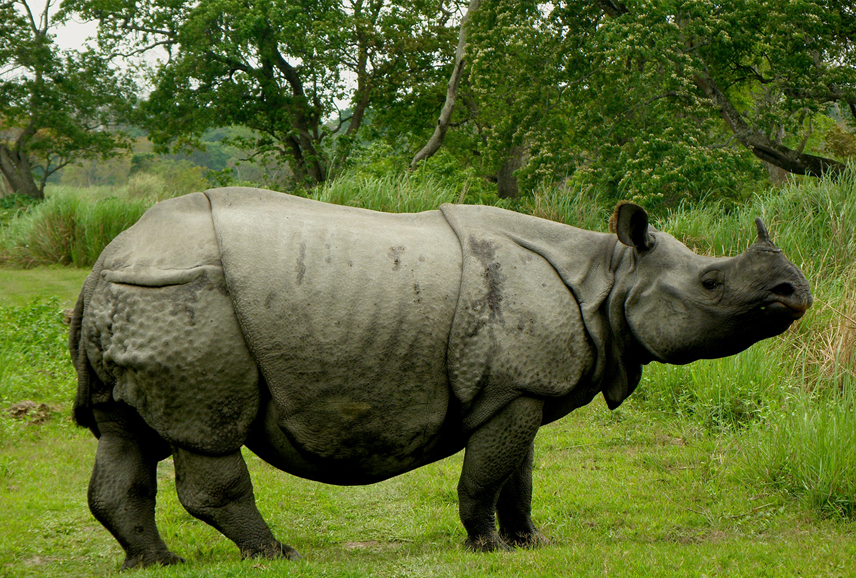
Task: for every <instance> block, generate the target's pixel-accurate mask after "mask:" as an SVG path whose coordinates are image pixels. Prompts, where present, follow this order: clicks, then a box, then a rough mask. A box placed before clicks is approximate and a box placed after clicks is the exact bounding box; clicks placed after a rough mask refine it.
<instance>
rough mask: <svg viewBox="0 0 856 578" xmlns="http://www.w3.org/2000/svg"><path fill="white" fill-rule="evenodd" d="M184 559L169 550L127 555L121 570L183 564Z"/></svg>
mask: <svg viewBox="0 0 856 578" xmlns="http://www.w3.org/2000/svg"><path fill="white" fill-rule="evenodd" d="M184 561H185V560H184V558H182V557H181V556H176V555H175V554H173V553H172V552H170V551H169V550H165V551H158V552H145V553H143V554H137V555H134V556H131V555H128V556H126V557H125V562H124V563H123V564H122V570H123V571H124V570H131V569H133V568H145V567H147V566H154V565H155V564H158V565H160V566H172V565H173V564H183V563H184Z"/></svg>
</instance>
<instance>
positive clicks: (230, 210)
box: [206, 189, 461, 472]
mask: <svg viewBox="0 0 856 578" xmlns="http://www.w3.org/2000/svg"><path fill="white" fill-rule="evenodd" d="M206 194H207V195H208V197H209V199H210V200H211V206H212V214H213V218H214V226H215V229H216V233H217V238H218V241H219V245H220V254H221V258H222V262H223V267H224V270H225V274H226V280H227V283H228V287H229V291H230V293H231V295H232V299H233V300H234V304H235V309H236V312H237V314H238V318H239V320H240V323H241V327H242V328H243V331H244V335H245V336H246V339H247V341H248V343H249V345H250V348H251V350H252V352H253V355H254V357H255V359H256V360H257V362H258V364H259V366H260V368H261V370H262V373H263V374H264V376H265V379H266V381H267V383H268V386H269V388H270V392H271V395H272V397H273V400H274V402H275V404H276V406H277V409H278V414H279V418H278V423H279V427H281V428H282V429H283V430H284V431H285V432H287V434H288V436H289V438H290V439H291V440H292V443H294V444H295V445H296V447H297V448H298V449H299V450H300V451H301V452H302V453H304V454H309V455H312V456H313V459H320V460H325V459H330V460H334V461H336V462H337V464H339V465H340V466H341V467H347V463H351V464H354V467H356V468H358V469H359V470H361V471H364V472H370V471H376V472H382V471H388V470H390V469H397V468H399V467H401V463H399V462H400V460H410V459H416V458H415V456H416V455H418V454H419V452H420V450H421V449H422V448H424V447H425V446H426V444H428V443H429V441H430V440H431V439H433V438H434V437H436V436H437V435H438V432H439V431H440V430H441V428H442V426H443V424H444V421H445V419H446V414H447V410H448V406H449V401H450V397H449V385H448V376H447V372H446V349H447V344H448V338H449V331H450V327H451V324H452V319H453V317H454V312H455V306H456V303H457V299H458V290H459V286H460V275H461V249H460V244H459V242H458V240H457V237H456V236H455V234H454V233H453V231H452V230H451V228H450V227H449V226H448V224H447V223H446V221H445V219H444V218H443V216H442V215H441V214H440V212H439V211H429V212H425V213H419V214H407V215H404V214H402V215H392V214H385V213H378V212H373V211H366V210H362V209H355V208H350V207H340V206H335V205H328V204H323V203H317V202H314V201H309V200H306V199H301V198H297V197H290V196H286V195H281V194H276V193H270V192H267V191H259V190H253V189H218V190H211V191H207V192H206Z"/></svg>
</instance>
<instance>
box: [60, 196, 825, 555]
mask: <svg viewBox="0 0 856 578" xmlns="http://www.w3.org/2000/svg"><path fill="white" fill-rule="evenodd" d="M756 224H757V228H758V241H757V242H756V243H755V244H754V245H752V247H750V248H749V249H748V250H747V251H746V252H745V253H743V254H742V255H739V256H737V257H733V258H710V257H702V256H699V255H696V254H694V253H692V252H691V251H690V250H689V249H687V248H686V247H685V246H684V245H683V244H681V243H680V242H678V241H677V240H675V239H674V238H673V237H671V236H670V235H668V234H666V233H663V232H660V231H657V230H655V229H654V228H653V227H650V226H649V225H648V218H647V215H646V214H645V212H644V210H642V209H641V208H640V207H638V206H636V205H633V204H629V203H626V204H622V205H619V207H618V208H617V209H616V212H615V214H614V215H613V218H612V221H611V230H612V231H613V232H612V233H609V234H604V233H594V232H590V231H584V230H580V229H577V228H574V227H569V226H567V225H562V224H558V223H554V222H551V221H546V220H542V219H538V218H535V217H530V216H526V215H521V214H517V213H513V212H510V211H505V210H502V209H497V208H494V207H483V206H460V205H444V206H443V207H441V209H440V210H437V211H427V212H424V213H418V214H397V215H393V214H385V213H377V212H373V211H367V210H363V209H356V208H350V207H340V206H335V205H328V204H324V203H318V202H315V201H310V200H306V199H302V198H297V197H291V196H288V195H283V194H279V193H272V192H268V191H263V190H258V189H245V188H226V189H214V190H209V191H206V192H205V193H196V194H193V195H188V196H185V197H181V198H178V199H174V200H170V201H164V202H162V203H159V204H157V205H156V206H155V207H153V208H152V209H151V210H149V211H148V212H147V213H146V214H145V215H144V216H143V217H142V218H141V219H140V221H139V222H138V223H137V224H136V225H134V226H133V227H131V228H130V229H128V230H127V231H126V232H124V233H123V234H121V235H120V236H119V237H117V238H116V239H115V240H114V241H113V242H112V243H111V244H110V245H109V246H108V247H107V248H106V249H105V250H104V252H103V254H102V255H101V258H100V259H99V261H98V263H97V264H96V265H95V267H94V268H93V271H92V274H91V275H90V276H89V277H88V278H87V280H86V283H85V285H84V288H83V291H82V292H81V295H80V299H79V300H78V304H77V307H76V308H75V313H74V317H73V319H72V325H71V336H70V348H71V354H72V359H73V360H74V363H75V366H76V368H77V371H78V376H79V385H78V392H77V397H76V399H75V409H74V412H75V419H76V421H77V423H78V424H80V425H83V426H86V427H88V428H89V429H91V430H92V432H93V433H94V434H95V436H96V437H97V438H98V451H97V455H96V462H95V467H94V469H93V473H92V479H91V481H90V486H89V504H90V509H91V510H92V513H93V515H95V517H96V518H97V519H98V520H99V521H100V522H101V523H102V524H103V525H104V526H105V527H106V528H107V529H108V530H109V531H110V532H111V533H112V534H113V536H114V537H115V538H116V539H117V540H118V541H119V543H120V544H121V545H122V547H123V548H124V549H125V551H126V553H127V558H126V560H125V563H124V566H123V567H125V568H130V567H135V566H145V565H149V564H155V563H160V564H171V563H176V562H180V561H181V560H182V559H181V558H180V557H178V556H177V555H175V554H173V553H172V552H170V551H169V550H168V549H167V546H166V545H165V544H164V543H163V541H162V540H161V538H160V536H159V534H158V531H157V528H156V527H155V521H154V508H155V494H156V484H155V473H156V465H157V462H158V461H160V460H163V459H166V458H167V457H169V456H170V455H172V456H173V460H174V463H175V471H176V488H177V491H178V496H179V499H180V501H181V503H182V504H183V505H184V506H185V507H186V508H187V510H188V511H189V512H190V513H191V514H193V515H194V516H196V517H198V518H200V519H201V520H204V521H205V522H207V523H209V524H211V525H212V526H214V527H215V528H217V529H218V530H219V531H221V532H222V533H223V534H224V535H225V536H227V537H228V538H229V539H231V540H232V541H234V542H235V544H236V545H237V546H238V548H239V549H240V551H241V553H242V555H243V556H265V557H274V558H276V557H286V558H297V557H299V556H298V554H297V552H296V551H295V550H294V549H292V548H291V547H289V546H286V545H284V544H282V543H281V542H279V541H278V540H277V539H276V538H275V537H274V536H273V535H272V533H271V531H270V529H269V528H268V526H267V524H266V523H265V522H264V520H263V519H262V517H261V515H260V514H259V512H258V510H257V509H256V506H255V499H254V496H253V489H252V484H251V482H250V478H249V474H248V472H247V468H246V466H245V464H244V462H243V459H242V457H241V453H240V448H241V446H247V447H248V448H249V449H250V450H252V451H253V452H255V453H256V454H258V455H259V456H260V457H261V458H262V459H264V460H266V461H267V462H269V463H270V464H271V465H273V466H275V467H277V468H279V469H281V470H284V471H286V472H290V473H292V474H294V475H297V476H301V477H304V478H308V479H312V480H317V481H321V482H326V483H331V484H341V485H353V484H367V483H372V482H376V481H380V480H383V479H386V478H389V477H392V476H395V475H398V474H401V473H403V472H406V471H409V470H411V469H413V468H417V467H420V466H422V465H425V464H428V463H431V462H434V461H436V460H439V459H442V458H444V457H447V456H449V455H451V454H453V453H456V452H458V451H460V450H461V449H465V450H466V453H465V458H464V465H463V471H462V473H461V478H460V482H459V485H458V495H459V503H460V515H461V520H462V522H463V524H464V527H465V529H466V531H467V534H468V539H467V543H468V544H469V546H470V547H472V548H473V549H476V550H495V549H504V548H508V547H510V546H514V545H518V546H529V545H535V544H538V543H541V542H543V538H542V537H541V535H540V534H539V533H538V531H537V529H536V528H535V526H534V524H533V522H532V519H531V516H530V510H531V499H532V457H533V440H534V438H535V435H536V433H537V431H538V428H539V427H540V426H541V425H544V424H546V423H549V422H551V421H554V420H556V419H559V418H561V417H563V416H565V415H567V414H568V413H569V412H571V411H572V410H574V409H575V408H577V407H580V406H582V405H585V404H587V403H589V402H590V401H591V400H592V399H593V398H594V397H595V396H596V395H597V394H598V393H602V394H603V396H604V398H605V400H606V402H607V404H608V405H609V407H611V408H615V407H617V406H618V405H619V404H621V402H622V401H623V400H624V399H625V398H626V397H627V396H628V395H630V394H631V393H632V392H633V390H634V388H635V387H636V385H637V384H638V382H639V379H640V377H641V374H642V367H643V366H644V365H645V364H646V363H648V362H650V361H653V360H657V361H660V362H664V363H688V362H691V361H693V360H696V359H701V358H713V357H721V356H724V355H731V354H734V353H737V352H739V351H741V350H743V349H745V348H746V347H749V346H750V345H752V344H753V343H755V342H756V341H759V340H761V339H764V338H767V337H771V336H774V335H777V334H779V333H781V332H782V331H784V330H785V329H787V328H788V327H789V326H790V324H791V323H793V321H794V320H796V319H798V318H799V317H801V316H802V315H803V313H804V312H805V311H806V310H807V309H808V308H809V307H810V306H811V302H812V298H811V294H810V291H809V286H808V283H807V282H806V280H805V278H804V277H803V275H802V273H801V272H800V271H799V269H798V268H797V267H795V266H794V265H793V264H792V263H790V262H789V261H788V260H787V259H786V258H785V257H784V256H783V255H782V253H781V251H780V250H779V249H777V248H776V247H775V246H774V245H773V244H772V242H771V241H770V240H769V236H768V234H767V231H766V229H765V228H764V225H763V223H761V222H760V220H758V221H757V223H756Z"/></svg>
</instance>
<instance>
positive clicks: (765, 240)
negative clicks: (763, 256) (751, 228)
mask: <svg viewBox="0 0 856 578" xmlns="http://www.w3.org/2000/svg"><path fill="white" fill-rule="evenodd" d="M755 228H756V229H758V239H756V240H755V243H754V244H753V245H752V246H751V247H750V248H751V249H754V250H756V251H775V252H778V253H781V251H782V250H781V249H779V248H778V247H776V245H774V244H773V242H772V241H771V240H770V233H769V232H767V226H766V225H765V224H764V221H762V220H761V217H755Z"/></svg>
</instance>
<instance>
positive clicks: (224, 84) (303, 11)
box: [65, 0, 454, 185]
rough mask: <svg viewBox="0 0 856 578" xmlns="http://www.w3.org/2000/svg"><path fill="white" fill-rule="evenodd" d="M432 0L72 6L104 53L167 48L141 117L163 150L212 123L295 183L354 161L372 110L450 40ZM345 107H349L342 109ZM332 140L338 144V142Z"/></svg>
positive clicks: (218, 0) (77, 2)
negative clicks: (246, 133) (232, 131)
mask: <svg viewBox="0 0 856 578" xmlns="http://www.w3.org/2000/svg"><path fill="white" fill-rule="evenodd" d="M437 6H438V3H437V2H430V1H428V0H395V1H384V0H349V1H346V2H334V1H332V0H297V1H287V0H258V1H253V2H250V1H249V0H212V1H209V2H204V3H199V2H196V1H195V0H178V1H176V0H144V1H140V2H130V1H125V2H116V1H115V0H70V1H69V2H68V3H67V4H66V5H65V7H66V9H68V10H73V11H75V12H77V13H79V14H81V15H82V16H83V17H84V18H88V19H98V20H99V30H100V32H99V40H100V42H101V44H102V47H103V48H104V49H105V50H107V51H110V52H112V53H114V54H124V55H131V54H138V53H141V52H146V51H149V50H151V49H153V48H156V47H160V48H162V49H163V50H165V51H166V52H167V54H168V58H167V59H166V60H165V61H163V62H161V63H160V64H158V65H156V67H155V70H154V74H153V75H152V82H153V85H154V90H153V91H152V92H151V94H150V95H149V98H148V99H147V101H146V102H144V103H143V104H142V105H141V107H140V113H141V114H140V117H139V118H140V122H141V123H142V124H143V125H144V126H145V127H146V128H147V129H148V130H149V131H150V136H151V138H152V139H153V141H154V142H155V143H156V144H158V145H160V146H161V148H163V147H167V146H176V145H178V146H181V145H191V146H193V145H198V144H199V136H200V135H201V133H202V132H203V131H204V130H205V129H207V128H212V127H222V126H230V125H236V126H244V127H248V128H251V129H253V130H254V131H255V136H254V137H251V138H244V139H236V140H235V141H233V142H234V143H235V144H239V145H241V146H242V147H243V148H245V149H248V150H250V151H253V153H254V154H256V155H258V156H260V157H265V156H268V157H269V156H274V157H277V158H280V159H284V160H286V161H287V162H288V164H289V166H290V167H291V170H292V173H293V174H294V177H295V179H296V182H297V184H298V185H314V184H317V183H320V182H323V181H324V180H325V179H326V178H327V177H328V174H329V173H330V172H331V171H332V172H335V171H337V170H338V169H339V168H340V167H341V165H342V163H343V162H344V159H345V158H347V156H348V154H349V151H350V147H351V145H352V143H353V141H354V139H355V136H356V133H357V131H359V129H360V128H361V126H362V124H363V121H364V118H365V114H366V111H367V110H368V109H369V108H370V107H371V106H372V103H373V102H375V100H376V99H377V98H378V95H382V94H383V93H384V92H388V91H389V90H390V89H389V85H390V84H394V83H397V82H400V79H402V78H407V77H408V76H409V71H411V70H416V69H419V68H432V67H433V66H434V63H435V60H436V59H437V58H438V55H439V54H443V53H444V52H446V48H447V44H449V43H450V42H452V41H453V38H454V36H453V34H454V33H453V29H452V28H451V27H450V26H448V25H447V23H448V21H449V19H450V17H451V12H449V11H448V10H445V9H444V8H443V6H444V3H443V2H440V3H439V6H440V10H438V9H437ZM345 100H347V101H348V102H349V106H348V107H347V112H345V111H343V110H342V109H341V108H340V104H341V103H343V102H344V101H345ZM334 136H335V137H336V138H334Z"/></svg>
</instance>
